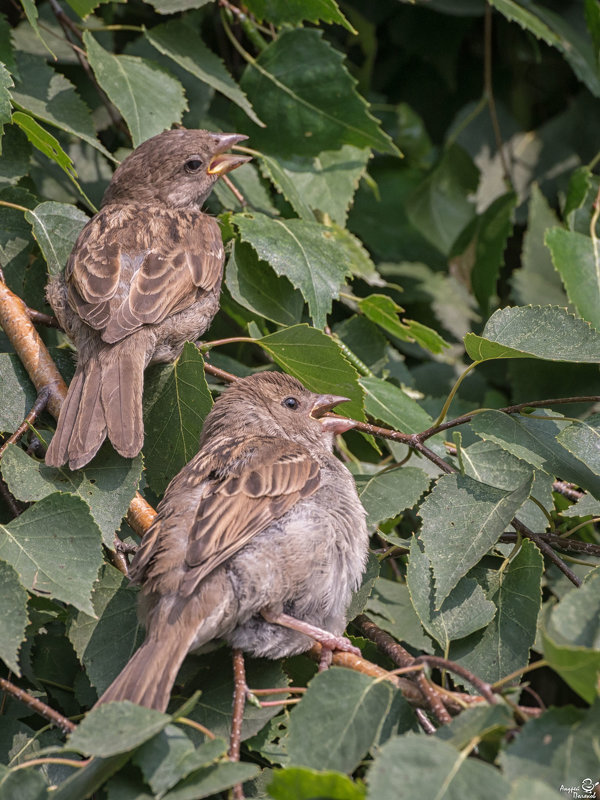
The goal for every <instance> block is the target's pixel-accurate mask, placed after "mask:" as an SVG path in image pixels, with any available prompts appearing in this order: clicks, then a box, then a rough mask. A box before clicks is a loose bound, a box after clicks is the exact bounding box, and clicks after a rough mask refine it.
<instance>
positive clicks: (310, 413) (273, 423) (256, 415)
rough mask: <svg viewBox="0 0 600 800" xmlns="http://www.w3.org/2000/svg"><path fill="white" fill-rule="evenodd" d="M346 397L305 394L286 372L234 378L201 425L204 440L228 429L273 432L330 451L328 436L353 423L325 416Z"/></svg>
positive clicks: (303, 389)
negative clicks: (235, 379) (233, 381)
mask: <svg viewBox="0 0 600 800" xmlns="http://www.w3.org/2000/svg"><path fill="white" fill-rule="evenodd" d="M347 401H348V398H347V397H340V396H338V395H334V394H316V393H315V392H310V391H309V390H308V389H307V388H306V387H305V386H303V385H302V384H301V383H300V381H298V380H296V378H293V377H292V376H291V375H286V374H284V373H280V372H261V373H258V374H255V375H250V376H248V377H247V378H240V379H239V380H237V381H235V383H233V384H232V385H231V386H230V387H229V388H228V389H227V390H226V392H225V393H224V394H223V395H222V396H221V397H220V398H219V399H218V400H217V402H216V403H215V405H214V407H213V409H212V411H211V412H210V414H209V415H208V417H207V418H206V420H205V423H204V429H203V431H202V437H203V441H205V440H206V439H207V438H209V437H212V436H215V435H221V434H226V433H228V434H229V435H234V436H236V435H239V434H244V433H246V434H249V433H250V432H251V433H252V435H258V436H260V435H262V436H278V437H282V438H286V439H291V440H292V441H295V442H298V443H300V444H302V445H304V446H305V447H308V448H309V449H310V448H311V447H313V446H316V447H325V448H326V449H328V450H331V449H332V446H333V436H334V434H336V433H343V432H344V431H347V430H350V428H353V427H354V421H353V420H350V419H345V418H344V419H342V418H340V417H329V416H324V415H325V412H327V411H330V410H331V409H332V408H334V406H336V405H338V403H344V402H347Z"/></svg>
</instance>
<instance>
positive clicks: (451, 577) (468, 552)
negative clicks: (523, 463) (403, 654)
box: [419, 474, 533, 610]
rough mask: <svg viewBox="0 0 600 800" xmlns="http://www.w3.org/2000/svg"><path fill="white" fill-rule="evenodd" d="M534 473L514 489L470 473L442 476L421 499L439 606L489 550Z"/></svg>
mask: <svg viewBox="0 0 600 800" xmlns="http://www.w3.org/2000/svg"><path fill="white" fill-rule="evenodd" d="M532 483H533V480H532V478H529V480H526V481H525V482H524V483H522V484H520V485H519V486H517V488H515V489H514V490H513V491H505V490H503V489H497V488H495V487H493V486H488V485H487V484H484V483H480V482H479V481H475V480H473V479H472V478H469V477H467V476H466V475H457V474H454V475H443V476H442V477H441V478H440V479H439V480H438V481H437V483H436V484H435V486H434V487H433V490H432V492H431V493H430V494H429V495H428V496H427V498H426V499H425V501H424V503H423V504H422V506H421V508H420V510H419V515H420V516H421V519H422V520H423V527H422V529H421V533H420V536H419V538H420V540H421V541H422V542H423V545H424V547H425V553H426V555H427V557H428V558H429V561H430V562H431V566H432V569H433V575H434V579H435V585H436V592H435V596H436V601H435V606H434V608H435V609H436V610H437V609H439V608H440V607H441V604H442V603H443V601H444V600H445V598H446V597H448V595H449V594H450V592H451V591H452V589H453V588H454V587H455V586H456V585H457V583H458V582H459V580H460V579H461V578H462V577H463V576H464V575H466V574H467V572H468V571H469V570H470V569H471V567H473V566H474V565H475V564H477V563H478V561H479V560H480V559H481V558H482V557H483V556H484V555H485V554H486V553H487V552H488V551H489V549H490V548H491V547H493V545H494V544H496V542H497V541H498V539H499V537H500V536H501V534H502V533H503V532H504V530H505V529H506V527H507V526H508V525H509V524H510V521H511V519H512V518H513V517H514V516H515V514H516V512H517V511H518V510H519V508H520V507H521V506H522V505H523V503H524V502H525V500H527V498H528V497H529V494H530V492H531V486H532Z"/></svg>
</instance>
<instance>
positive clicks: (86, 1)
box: [67, 0, 121, 19]
mask: <svg viewBox="0 0 600 800" xmlns="http://www.w3.org/2000/svg"><path fill="white" fill-rule="evenodd" d="M120 1H121V0H117V2H120ZM109 2H110V0H67V3H68V4H69V5H70V6H71V8H72V9H73V11H74V12H75V13H76V14H79V16H80V17H81V18H82V19H84V18H85V17H87V16H88V15H89V14H91V13H92V11H93V10H94V9H95V8H97V7H98V6H99V5H101V4H102V3H109Z"/></svg>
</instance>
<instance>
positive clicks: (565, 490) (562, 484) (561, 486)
mask: <svg viewBox="0 0 600 800" xmlns="http://www.w3.org/2000/svg"><path fill="white" fill-rule="evenodd" d="M552 491H553V492H558V493H559V494H562V495H563V496H564V497H567V498H568V499H569V500H573V501H575V502H577V500H581V498H582V497H583V495H584V494H585V492H582V491H580V490H579V489H578V488H577V487H576V486H575V484H574V483H567V481H554V483H553V484H552Z"/></svg>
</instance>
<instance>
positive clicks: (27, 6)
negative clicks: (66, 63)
mask: <svg viewBox="0 0 600 800" xmlns="http://www.w3.org/2000/svg"><path fill="white" fill-rule="evenodd" d="M20 3H21V5H22V6H23V11H24V12H25V16H26V17H27V21H28V22H29V24H30V25H31V27H32V28H33V30H34V31H35V35H36V36H37V37H38V39H39V40H40V42H41V43H42V44H43V45H44V47H45V48H46V50H47V51H48V52H49V53H50V55H51V56H52V58H53V59H55V60H56V56H55V55H54V53H53V52H52V50H51V49H50V45H49V44H48V42H47V41H46V40H45V39H44V37H43V36H42V32H41V31H40V26H39V25H38V16H39V15H38V10H37V8H36V5H35V2H34V0H20Z"/></svg>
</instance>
